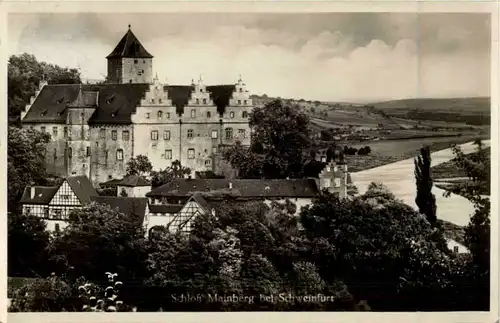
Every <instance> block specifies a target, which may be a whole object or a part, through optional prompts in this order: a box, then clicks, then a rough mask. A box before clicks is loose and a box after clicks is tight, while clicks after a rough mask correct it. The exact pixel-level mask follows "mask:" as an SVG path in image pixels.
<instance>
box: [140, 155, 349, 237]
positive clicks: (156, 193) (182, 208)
mask: <svg viewBox="0 0 500 323" xmlns="http://www.w3.org/2000/svg"><path fill="white" fill-rule="evenodd" d="M347 178H348V173H347V165H345V164H337V163H335V161H331V162H330V163H329V164H327V165H326V166H325V168H324V169H323V171H322V172H321V173H320V174H319V178H305V179H269V180H262V179H174V180H173V181H171V182H169V183H167V184H165V185H162V186H160V187H157V188H155V189H153V190H152V191H151V192H149V193H147V194H146V197H147V198H148V199H149V214H148V219H149V222H148V226H147V228H148V231H150V230H151V229H152V228H153V227H156V226H164V227H167V228H168V229H169V230H171V231H178V230H180V231H184V232H186V231H189V230H190V225H191V221H192V220H193V219H194V218H195V217H196V216H197V215H199V214H206V213H209V212H214V211H215V209H214V208H213V207H211V205H212V203H213V202H216V201H221V200H227V199H232V200H235V201H262V202H264V203H266V204H268V205H270V204H271V202H272V201H278V202H281V201H285V200H290V201H291V202H293V203H294V204H295V205H296V207H297V213H298V212H300V209H301V208H302V207H304V206H306V205H308V204H310V203H311V201H312V199H314V198H315V197H318V196H319V195H320V194H321V192H322V191H323V190H327V191H329V192H331V193H337V194H339V196H341V197H346V196H347Z"/></svg>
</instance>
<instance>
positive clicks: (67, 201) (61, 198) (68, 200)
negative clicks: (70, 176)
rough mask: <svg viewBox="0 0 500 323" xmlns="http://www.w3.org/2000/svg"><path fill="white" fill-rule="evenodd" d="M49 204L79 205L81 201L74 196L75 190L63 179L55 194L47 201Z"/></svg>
mask: <svg viewBox="0 0 500 323" xmlns="http://www.w3.org/2000/svg"><path fill="white" fill-rule="evenodd" d="M49 204H50V205H74V206H81V205H82V203H81V202H80V200H79V199H78V197H77V196H76V194H75V192H74V191H73V189H72V188H71V186H70V185H69V184H68V181H67V180H65V181H64V182H63V183H62V185H61V186H60V187H59V189H58V190H57V192H56V194H55V195H54V197H53V198H52V200H51V201H50V203H49Z"/></svg>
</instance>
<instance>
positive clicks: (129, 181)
mask: <svg viewBox="0 0 500 323" xmlns="http://www.w3.org/2000/svg"><path fill="white" fill-rule="evenodd" d="M114 185H116V186H130V187H136V186H151V183H150V182H149V181H147V180H146V179H145V178H144V177H142V176H139V175H128V176H125V177H124V178H123V179H122V180H120V181H117V182H116V183H114Z"/></svg>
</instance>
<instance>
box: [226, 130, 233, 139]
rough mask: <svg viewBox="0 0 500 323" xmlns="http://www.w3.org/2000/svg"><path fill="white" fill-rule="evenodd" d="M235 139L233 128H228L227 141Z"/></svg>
mask: <svg viewBox="0 0 500 323" xmlns="http://www.w3.org/2000/svg"><path fill="white" fill-rule="evenodd" d="M231 139H233V128H226V140H231Z"/></svg>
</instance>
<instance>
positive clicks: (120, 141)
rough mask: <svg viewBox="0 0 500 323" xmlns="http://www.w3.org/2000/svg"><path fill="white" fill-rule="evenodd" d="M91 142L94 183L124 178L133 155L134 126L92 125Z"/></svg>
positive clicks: (91, 177)
mask: <svg viewBox="0 0 500 323" xmlns="http://www.w3.org/2000/svg"><path fill="white" fill-rule="evenodd" d="M127 131H128V135H127V134H126V132H127ZM115 134H116V135H115ZM90 142H91V144H90V149H91V152H92V153H91V172H90V173H91V176H90V180H91V181H92V183H94V184H96V183H102V182H105V181H108V180H110V179H111V178H122V177H123V176H124V175H125V172H126V169H127V167H126V164H127V162H128V161H129V160H130V158H132V157H133V151H134V146H135V142H134V128H133V127H132V126H131V125H99V126H92V127H90Z"/></svg>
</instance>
